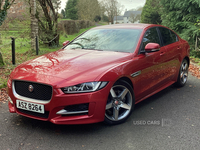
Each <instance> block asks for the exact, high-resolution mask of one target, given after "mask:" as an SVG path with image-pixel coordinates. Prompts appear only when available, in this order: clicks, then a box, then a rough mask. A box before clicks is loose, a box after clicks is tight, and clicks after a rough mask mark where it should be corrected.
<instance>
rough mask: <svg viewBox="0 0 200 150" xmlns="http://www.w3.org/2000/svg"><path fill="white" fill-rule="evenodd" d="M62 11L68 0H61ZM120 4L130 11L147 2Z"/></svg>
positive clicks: (129, 0)
mask: <svg viewBox="0 0 200 150" xmlns="http://www.w3.org/2000/svg"><path fill="white" fill-rule="evenodd" d="M61 1H62V3H61V9H64V8H65V5H66V2H67V0H61ZM118 1H119V3H121V4H122V5H124V9H125V10H126V9H127V10H130V9H133V8H138V7H140V6H144V4H145V2H146V0H118Z"/></svg>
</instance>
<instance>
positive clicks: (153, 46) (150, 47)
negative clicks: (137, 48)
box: [145, 43, 160, 53]
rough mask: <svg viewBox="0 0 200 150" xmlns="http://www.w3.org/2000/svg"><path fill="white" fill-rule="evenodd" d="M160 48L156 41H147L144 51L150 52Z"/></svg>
mask: <svg viewBox="0 0 200 150" xmlns="http://www.w3.org/2000/svg"><path fill="white" fill-rule="evenodd" d="M159 50H160V45H159V44H158V43H148V44H147V45H146V46H145V52H147V53H150V52H157V51H159Z"/></svg>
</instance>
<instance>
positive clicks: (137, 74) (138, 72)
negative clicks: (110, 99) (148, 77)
mask: <svg viewBox="0 0 200 150" xmlns="http://www.w3.org/2000/svg"><path fill="white" fill-rule="evenodd" d="M140 74H141V70H140V71H137V72H135V73H133V74H131V77H133V78H134V77H136V76H139V75H140Z"/></svg>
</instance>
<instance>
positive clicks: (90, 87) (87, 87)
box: [61, 82, 108, 93]
mask: <svg viewBox="0 0 200 150" xmlns="http://www.w3.org/2000/svg"><path fill="white" fill-rule="evenodd" d="M107 83H108V82H86V83H82V84H77V85H74V86H68V87H64V88H61V90H62V91H63V92H64V93H85V92H94V91H97V90H100V89H102V88H104V87H105V86H106V85H107Z"/></svg>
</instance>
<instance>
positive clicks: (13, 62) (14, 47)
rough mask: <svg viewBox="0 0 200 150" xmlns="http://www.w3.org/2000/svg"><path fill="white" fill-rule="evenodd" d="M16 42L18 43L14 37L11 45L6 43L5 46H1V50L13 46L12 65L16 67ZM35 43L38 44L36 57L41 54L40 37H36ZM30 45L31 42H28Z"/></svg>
mask: <svg viewBox="0 0 200 150" xmlns="http://www.w3.org/2000/svg"><path fill="white" fill-rule="evenodd" d="M15 41H16V38H14V37H11V42H9V43H6V44H4V45H1V46H0V50H1V49H2V48H5V47H10V46H11V52H12V64H13V65H15V49H16V45H15ZM35 42H36V44H35V45H36V48H35V49H36V55H38V54H39V44H38V37H35ZM27 43H28V44H30V43H31V42H26V44H27Z"/></svg>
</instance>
